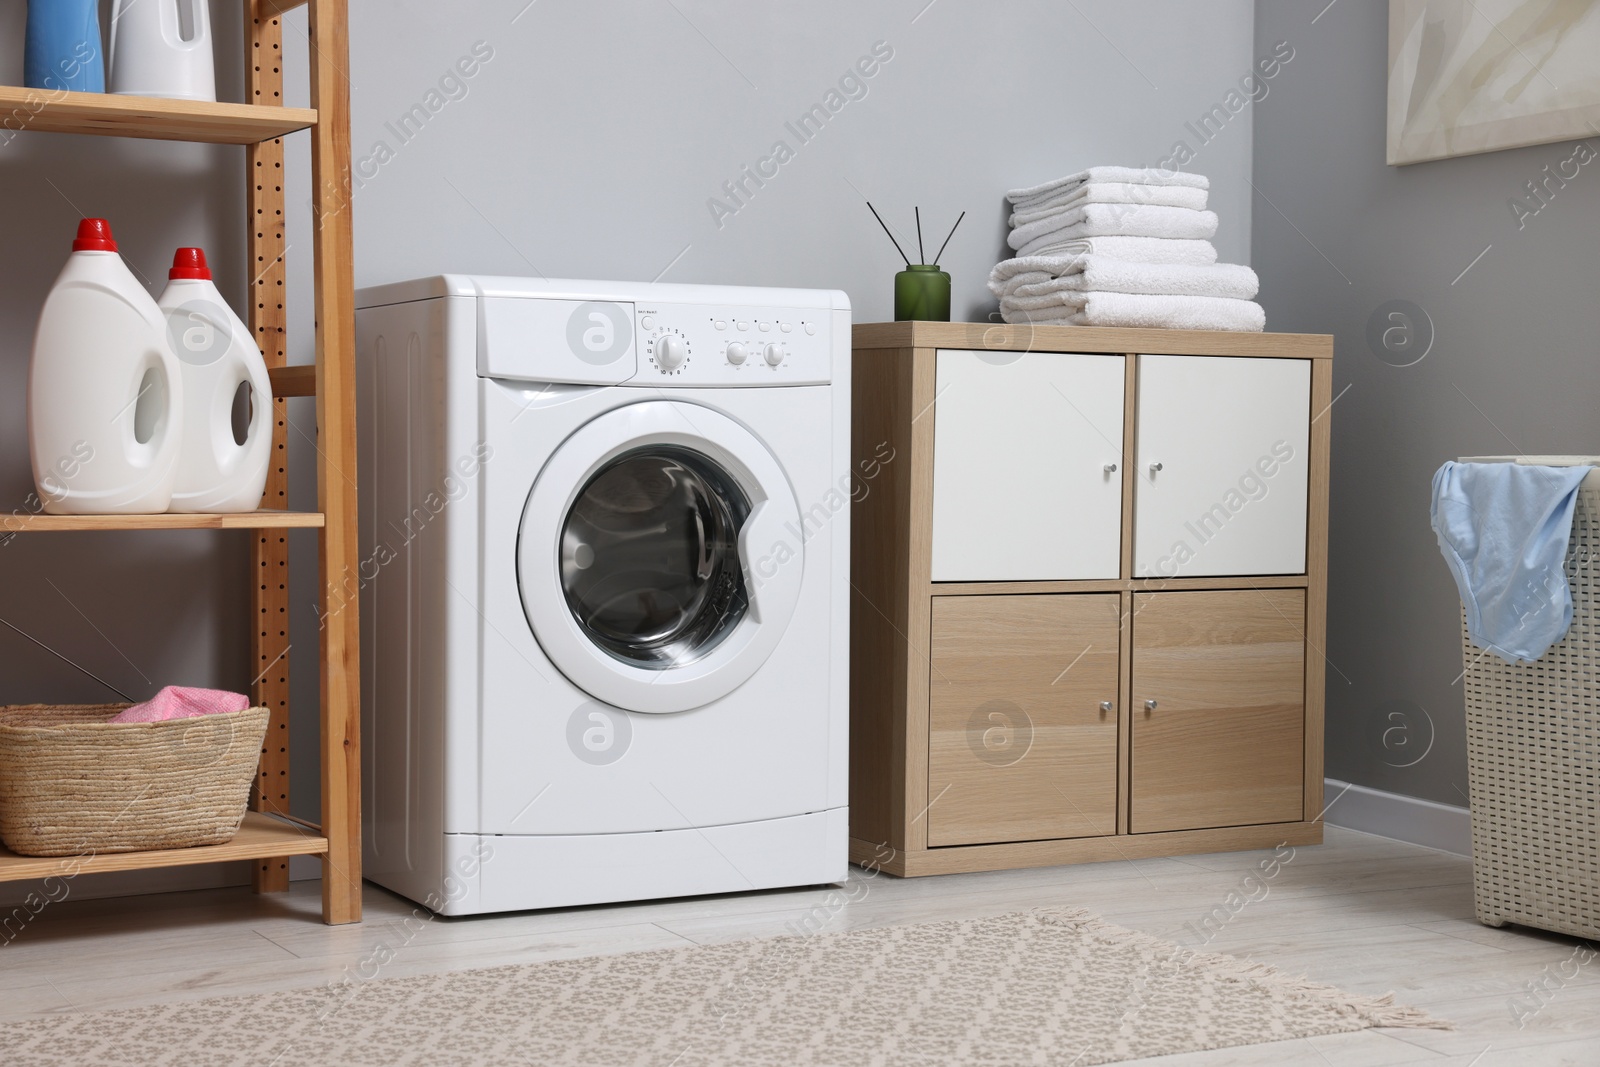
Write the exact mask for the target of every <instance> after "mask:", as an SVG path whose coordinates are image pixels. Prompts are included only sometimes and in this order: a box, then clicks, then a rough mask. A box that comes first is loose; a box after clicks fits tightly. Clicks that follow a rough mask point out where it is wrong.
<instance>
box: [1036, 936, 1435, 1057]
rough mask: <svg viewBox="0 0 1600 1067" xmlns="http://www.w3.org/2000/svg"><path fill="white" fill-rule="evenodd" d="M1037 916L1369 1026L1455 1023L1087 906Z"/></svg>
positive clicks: (1387, 995)
mask: <svg viewBox="0 0 1600 1067" xmlns="http://www.w3.org/2000/svg"><path fill="white" fill-rule="evenodd" d="M1032 914H1033V916H1034V917H1035V918H1036V919H1038V920H1039V921H1040V922H1041V923H1044V924H1045V925H1047V926H1062V927H1067V928H1070V929H1073V930H1079V931H1082V932H1085V933H1089V934H1094V935H1097V936H1100V937H1103V938H1105V939H1106V940H1108V941H1116V942H1122V943H1127V944H1134V945H1138V946H1139V947H1142V948H1153V949H1177V950H1178V951H1177V952H1173V953H1172V954H1171V958H1172V959H1174V960H1179V961H1181V963H1180V966H1187V967H1194V968H1197V969H1199V970H1201V971H1203V972H1204V973H1206V974H1208V975H1211V976H1213V977H1216V978H1234V979H1239V980H1243V981H1251V982H1254V981H1271V982H1274V983H1276V985H1277V986H1278V988H1280V989H1283V990H1285V991H1286V992H1287V993H1288V994H1289V995H1290V997H1291V998H1292V999H1294V1000H1300V1001H1312V1002H1317V1003H1322V1004H1326V1005H1329V1006H1331V1007H1335V1008H1339V1009H1340V1010H1342V1011H1347V1012H1349V1013H1352V1014H1354V1015H1357V1016H1359V1017H1360V1018H1361V1020H1362V1021H1363V1022H1365V1023H1366V1024H1367V1025H1368V1026H1381V1027H1395V1028H1406V1029H1425V1030H1453V1029H1455V1024H1453V1023H1450V1022H1446V1021H1444V1020H1442V1019H1436V1018H1434V1017H1433V1016H1431V1015H1429V1014H1428V1013H1427V1012H1425V1011H1423V1010H1422V1009H1421V1008H1413V1007H1410V1006H1409V1005H1405V1004H1396V1003H1395V1002H1394V993H1392V992H1390V993H1385V994H1383V995H1382V996H1364V995H1360V994H1355V993H1350V992H1347V991H1345V990H1343V989H1339V988H1337V987H1336V986H1330V985H1324V984H1322V983H1320V982H1313V981H1310V980H1309V979H1307V978H1306V977H1305V976H1304V975H1293V974H1289V973H1287V972H1285V971H1282V970H1280V969H1279V968H1277V967H1274V966H1273V965H1272V964H1270V963H1262V962H1260V961H1259V960H1242V959H1240V958H1239V957H1237V956H1228V955H1225V954H1223V953H1220V952H1200V951H1196V950H1194V949H1190V948H1188V947H1186V946H1184V945H1179V944H1177V943H1176V942H1173V941H1166V940H1164V939H1162V938H1159V937H1156V936H1154V935H1152V934H1147V933H1144V932H1143V931H1141V930H1130V929H1128V928H1127V927H1126V926H1118V925H1117V924H1116V923H1111V922H1107V921H1106V920H1104V919H1102V918H1100V917H1099V916H1098V915H1096V914H1094V913H1093V912H1091V911H1089V910H1088V909H1086V908H1067V907H1061V908H1036V909H1034V911H1033V912H1032Z"/></svg>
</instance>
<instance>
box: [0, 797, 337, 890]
mask: <svg viewBox="0 0 1600 1067" xmlns="http://www.w3.org/2000/svg"><path fill="white" fill-rule="evenodd" d="M327 851H328V839H327V838H326V837H321V836H319V835H317V834H314V833H312V832H311V831H310V830H305V829H302V828H300V827H298V826H296V825H294V824H293V823H287V822H284V821H282V820H281V819H274V818H273V817H272V816H270V815H262V814H260V813H258V812H254V811H251V812H246V813H245V816H244V823H243V824H241V825H240V827H239V832H238V833H237V834H236V835H234V838H233V840H232V841H229V842H228V843H227V844H226V845H201V846H199V847H196V848H167V849H161V850H160V851H157V852H102V853H98V854H95V855H91V856H19V855H17V854H16V853H15V852H12V851H11V850H10V849H8V848H6V847H5V846H3V845H0V882H15V881H18V880H20V879H23V878H48V877H49V876H51V875H61V874H62V873H63V872H64V871H68V870H74V869H75V873H76V874H97V873H100V872H102V871H143V870H149V869H150V868H153V867H188V866H191V865H193V864H196V863H226V862H228V861H230V860H253V859H264V858H270V857H276V856H316V855H321V854H323V853H325V852H327Z"/></svg>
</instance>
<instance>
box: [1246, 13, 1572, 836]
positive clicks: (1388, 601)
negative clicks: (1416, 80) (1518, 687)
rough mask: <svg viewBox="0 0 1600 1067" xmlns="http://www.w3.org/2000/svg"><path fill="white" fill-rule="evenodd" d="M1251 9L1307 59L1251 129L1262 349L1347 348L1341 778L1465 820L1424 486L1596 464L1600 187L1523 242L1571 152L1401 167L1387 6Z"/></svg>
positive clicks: (1459, 747)
mask: <svg viewBox="0 0 1600 1067" xmlns="http://www.w3.org/2000/svg"><path fill="white" fill-rule="evenodd" d="M1256 7H1257V15H1256V40H1257V42H1258V47H1259V45H1260V44H1261V43H1262V42H1267V41H1277V40H1288V41H1291V42H1292V43H1293V45H1294V47H1295V49H1296V53H1297V54H1296V58H1295V60H1294V62H1293V63H1292V64H1291V65H1290V67H1289V68H1288V69H1287V70H1286V71H1285V72H1284V73H1283V75H1282V76H1281V77H1280V78H1279V79H1278V83H1279V84H1278V85H1277V86H1276V87H1275V94H1276V95H1274V96H1272V97H1270V98H1269V99H1268V100H1267V101H1266V102H1265V103H1264V104H1263V105H1262V106H1261V107H1260V108H1259V110H1258V113H1257V115H1256V130H1255V134H1256V139H1255V184H1256V186H1257V187H1258V189H1259V190H1260V196H1259V197H1258V198H1257V200H1256V210H1255V229H1254V265H1255V267H1256V269H1257V270H1258V271H1259V272H1260V274H1261V277H1262V296H1261V299H1262V302H1263V303H1264V304H1265V306H1266V308H1267V325H1268V328H1269V329H1274V330H1295V331H1309V332H1327V333H1332V334H1334V335H1335V337H1336V339H1337V340H1336V349H1335V353H1336V358H1335V363H1334V391H1335V393H1336V394H1339V393H1340V392H1341V391H1344V392H1343V393H1342V396H1341V398H1340V399H1339V400H1338V401H1337V402H1336V403H1335V405H1334V407H1333V411H1332V417H1333V488H1332V498H1333V499H1332V541H1331V560H1330V571H1331V574H1330V578H1331V581H1330V588H1331V593H1330V603H1329V619H1328V631H1329V632H1328V645H1327V650H1326V651H1327V656H1328V661H1329V670H1328V726H1327V740H1328V774H1329V776H1330V777H1334V778H1339V779H1343V780H1346V781H1351V782H1356V783H1359V784H1362V785H1367V786H1371V787H1373V788H1377V789H1384V790H1388V791H1391V792H1396V793H1402V794H1406V795H1409V796H1415V797H1422V798H1425V799H1429V800H1433V801H1438V802H1441V803H1446V804H1455V805H1464V804H1465V803H1466V797H1465V790H1466V786H1467V782H1466V754H1465V733H1464V729H1463V725H1462V691H1461V686H1460V684H1459V682H1457V681H1456V679H1457V677H1458V676H1459V675H1460V673H1461V668H1462V662H1461V646H1460V639H1459V636H1458V630H1459V625H1460V624H1459V621H1458V612H1459V601H1458V599H1457V595H1456V590H1455V586H1454V584H1453V582H1452V581H1451V579H1450V576H1449V574H1448V572H1447V571H1446V569H1445V565H1444V561H1443V560H1442V559H1441V558H1440V556H1439V551H1438V547H1437V544H1436V542H1435V540H1434V536H1433V533H1432V531H1431V530H1430V529H1429V526H1428V495H1429V481H1430V478H1431V476H1432V474H1433V472H1434V470H1435V469H1437V468H1438V466H1439V464H1440V463H1442V462H1443V461H1445V460H1447V459H1453V458H1455V457H1457V456H1462V455H1505V454H1511V453H1546V454H1549V453H1586V454H1593V453H1595V452H1600V423H1597V421H1596V418H1595V411H1596V410H1597V408H1600V372H1597V369H1596V363H1595V350H1596V343H1595V336H1596V330H1597V328H1600V302H1597V301H1596V298H1595V297H1596V283H1597V280H1600V170H1597V169H1595V167H1594V166H1592V165H1591V166H1589V167H1586V168H1584V169H1583V171H1582V172H1581V173H1580V176H1579V177H1578V178H1577V179H1575V180H1574V181H1572V182H1571V183H1570V184H1568V185H1567V187H1566V188H1564V189H1561V190H1559V191H1558V192H1557V193H1556V195H1555V197H1554V199H1553V200H1552V201H1551V203H1550V204H1549V205H1548V206H1547V207H1545V208H1543V209H1542V210H1541V211H1540V212H1539V213H1538V215H1537V216H1535V217H1533V218H1531V219H1527V220H1526V225H1525V226H1524V227H1523V228H1521V229H1519V228H1518V225H1517V219H1516V217H1515V216H1514V214H1513V213H1512V211H1511V209H1510V207H1509V204H1508V202H1509V200H1510V199H1511V198H1512V197H1517V196H1525V195H1526V194H1525V191H1524V189H1523V186H1524V183H1526V182H1528V181H1531V180H1534V179H1536V178H1540V177H1542V174H1541V169H1542V168H1543V167H1544V166H1545V165H1546V164H1554V163H1556V162H1558V161H1560V160H1563V159H1566V158H1567V157H1568V156H1570V155H1571V154H1572V148H1573V144H1572V143H1571V142H1568V143H1564V144H1550V145H1543V146H1539V147H1533V148H1524V149H1518V150H1514V151H1506V152H1495V153H1490V154H1486V155H1478V156H1468V157H1463V158H1458V159H1451V160H1442V161H1438V162H1433V163H1422V164H1416V165H1412V166H1407V167H1401V168H1395V167H1388V166H1386V165H1385V164H1384V135H1385V81H1386V58H1387V54H1388V46H1387V16H1386V7H1387V5H1385V4H1381V3H1375V2H1370V0H1369V2H1345V3H1336V4H1334V5H1331V6H1330V7H1328V8H1327V10H1326V11H1324V12H1323V14H1322V15H1321V17H1320V18H1318V19H1317V21H1316V22H1315V24H1312V19H1313V18H1314V17H1316V16H1317V14H1318V12H1319V11H1323V4H1322V3H1321V2H1317V3H1311V4H1307V3H1304V2H1300V0H1260V2H1259V3H1258V4H1257V5H1256ZM1590 143H1591V144H1594V145H1596V146H1597V147H1600V141H1596V140H1593V139H1591V142H1590ZM1269 202H1270V203H1269ZM1486 248H1487V249H1488V251H1487V252H1486V253H1484V250H1485V249H1486ZM1480 253H1484V254H1483V258H1482V259H1480V260H1478V261H1477V263H1476V265H1473V260H1474V259H1475V258H1476V257H1477V256H1479V254H1480ZM1469 266H1470V269H1468V268H1469ZM1463 271H1465V274H1463V273H1462V272H1463ZM1392 300H1407V301H1410V302H1412V303H1413V304H1415V305H1417V306H1419V307H1420V308H1422V309H1423V311H1424V312H1425V313H1426V315H1427V318H1428V319H1430V320H1431V322H1432V330H1433V341H1432V347H1431V349H1429V350H1428V351H1427V354H1426V356H1425V357H1424V358H1422V360H1421V361H1420V362H1417V363H1415V364H1414V365H1411V366H1396V365H1394V364H1397V363H1405V362H1408V361H1409V360H1411V359H1413V358H1415V355H1414V354H1413V355H1407V354H1403V353H1396V352H1390V351H1388V350H1386V349H1385V348H1384V346H1383V345H1382V344H1381V343H1380V344H1377V345H1376V346H1369V344H1368V341H1367V337H1366V333H1367V325H1368V322H1369V320H1370V319H1372V317H1373V316H1374V313H1375V312H1376V311H1377V310H1378V309H1379V308H1380V307H1381V306H1382V305H1384V304H1386V303H1387V302H1389V301H1392ZM1413 317H1415V316H1413ZM1417 321H1418V324H1419V326H1420V328H1422V329H1423V330H1426V324H1425V323H1424V322H1423V321H1422V320H1421V319H1418V320H1417ZM1394 339H1395V340H1398V337H1395V338H1394ZM1380 355H1381V356H1382V358H1380ZM1330 799H1331V798H1330ZM1330 817H1333V816H1332V815H1331V814H1330Z"/></svg>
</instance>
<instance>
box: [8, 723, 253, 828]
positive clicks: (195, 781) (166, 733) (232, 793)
mask: <svg viewBox="0 0 1600 1067" xmlns="http://www.w3.org/2000/svg"><path fill="white" fill-rule="evenodd" d="M127 706H128V705H126V704H96V705H65V704H34V705H26V706H16V707H7V708H0V839H3V840H4V841H5V844H6V847H7V848H9V849H11V851H13V852H16V853H18V854H20V855H23V856H82V855H93V854H95V853H101V852H136V851H143V850H148V849H163V848H188V847H190V846H193V845H220V844H224V843H225V842H227V841H230V840H232V839H233V835H234V834H236V833H238V831H239V823H240V822H241V821H242V820H243V819H244V810H245V805H246V803H247V802H248V801H249V799H250V784H251V782H252V781H253V780H254V778H255V772H256V766H257V763H258V762H259V760H260V758H261V741H262V738H264V737H265V736H266V732H267V709H266V708H246V709H245V710H244V711H236V712H229V713H227V714H222V715H203V716H199V717H197V718H191V719H172V720H169V721H166V722H151V723H111V722H108V721H107V720H108V719H110V718H112V717H113V716H115V715H116V714H117V713H118V712H120V711H121V710H122V709H123V708H125V707H127Z"/></svg>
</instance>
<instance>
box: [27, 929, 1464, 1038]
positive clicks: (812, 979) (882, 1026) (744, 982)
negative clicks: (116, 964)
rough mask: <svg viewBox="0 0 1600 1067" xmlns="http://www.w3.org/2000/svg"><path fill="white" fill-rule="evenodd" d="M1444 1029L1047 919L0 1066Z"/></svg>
mask: <svg viewBox="0 0 1600 1067" xmlns="http://www.w3.org/2000/svg"><path fill="white" fill-rule="evenodd" d="M375 955H376V954H375ZM1447 1025H1448V1024H1444V1023H1440V1022H1437V1021H1435V1020H1433V1019H1430V1018H1429V1017H1428V1016H1426V1015H1424V1014H1423V1013H1422V1012H1421V1011H1418V1010H1417V1009H1415V1008H1407V1007H1401V1006H1397V1005H1395V1004H1394V1003H1393V999H1392V997H1390V996H1385V997H1366V996H1355V995H1352V994H1350V993H1345V992H1342V991H1341V990H1338V989H1334V988H1332V987H1330V986H1324V985H1317V984H1315V983H1312V982H1307V981H1303V980H1301V979H1298V978H1294V977H1291V976H1288V975H1285V974H1282V973H1280V972H1278V971H1276V970H1275V969H1273V968H1271V967H1268V966H1266V965H1264V964H1259V963H1249V962H1245V961H1242V960H1238V959H1235V958H1233V957H1231V956H1220V955H1214V954H1211V953H1197V952H1190V951H1189V950H1187V949H1185V948H1181V947H1179V946H1178V945H1175V944H1172V943H1171V942H1167V941H1162V940H1160V939H1158V938H1154V937H1150V936H1148V935H1146V934H1141V933H1136V932H1134V931H1131V930H1125V929H1123V928H1122V927H1119V926H1113V925H1111V924H1109V923H1106V922H1102V921H1101V920H1099V919H1097V918H1095V917H1094V916H1092V915H1090V914H1088V913H1087V912H1082V911H1076V910H1054V909H1053V910H1043V911H1035V912H1025V913H1016V914H1011V915H1001V916H998V917H995V918H987V919H969V920H961V921H955V922H937V923H924V924H919V925H913V926H892V927H887V928H883V929H876V930H856V931H849V932H845V933H838V934H820V935H814V936H810V937H783V938H775V939H768V940H760V941H738V942H733V943H731V944H725V945H712V946H704V947H699V946H697V947H689V948H681V949H665V950H660V951H654V952H642V953H635V954H631V955H623V956H603V957H591V958H585V959H574V960H562V961H557V962H548V963H535V964H524V965H516V966H509V967H496V968H493V969H488V970H475V971H461V972H456V973H451V974H440V975H431V976H426V977H417V978H396V979H387V980H386V979H382V978H380V977H374V979H373V980H371V981H356V982H354V983H353V984H344V985H339V986H335V987H327V988H321V989H314V990H301V991H296V992H288V993H272V994H265V995H258V996H248V997H226V998H217V999H212V1000H203V1001H198V1002H191V1003H187V1004H163V1005H159V1006H155V1007H148V1008H136V1009H129V1010H122V1011H110V1012H101V1013H98V1014H91V1015H67V1016H59V1017H51V1018H47V1019H37V1020H27V1021H24V1022H19V1023H8V1024H4V1025H0V1062H3V1063H5V1064H7V1065H8V1067H25V1065H27V1067H32V1065H35V1064H50V1065H52V1067H53V1065H56V1064H61V1063H69V1062H71V1063H81V1064H139V1065H141V1067H169V1065H170V1067H195V1065H200V1064H208V1065H209V1064H235V1063H237V1064H244V1063H250V1064H262V1065H266V1064H272V1065H274V1067H289V1065H291V1064H294V1065H298V1064H316V1065H324V1064H340V1065H344V1064H348V1065H353V1067H354V1065H366V1064H374V1065H384V1067H387V1065H390V1064H418V1065H420V1064H428V1065H436V1064H462V1065H469V1064H470V1065H474V1067H480V1065H481V1067H500V1065H511V1064H517V1065H521V1064H540V1065H545V1064H549V1065H565V1064H605V1065H614V1064H639V1065H656V1067H669V1065H670V1067H698V1065H706V1064H718V1065H721V1064H728V1065H738V1067H768V1065H770V1067H789V1065H791V1064H819V1065H830V1067H831V1065H846V1064H848V1065H852V1067H854V1065H862V1064H885V1065H891V1064H892V1065H900V1064H916V1065H929V1067H932V1065H939V1067H945V1065H950V1064H982V1065H996V1067H998V1065H1012V1064H1041V1063H1048V1064H1060V1065H1066V1064H1073V1065H1087V1064H1096V1063H1113V1062H1116V1061H1118V1060H1126V1059H1136V1058H1140V1057H1144V1056H1158V1055H1163V1054H1168V1053H1178V1052H1192V1051H1199V1050H1203V1049H1212V1048H1225V1047H1232V1046H1237V1045H1250V1044H1257V1043H1261V1042H1267V1041H1282V1040H1286V1039H1289V1038H1297V1037H1310V1036H1314V1035H1318V1034H1333V1033H1340V1032H1343V1031H1350V1030H1360V1029H1363V1028H1365V1027H1369V1026H1402V1027H1418V1026H1424V1027H1445V1026H1447Z"/></svg>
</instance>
